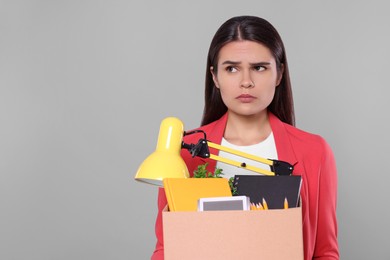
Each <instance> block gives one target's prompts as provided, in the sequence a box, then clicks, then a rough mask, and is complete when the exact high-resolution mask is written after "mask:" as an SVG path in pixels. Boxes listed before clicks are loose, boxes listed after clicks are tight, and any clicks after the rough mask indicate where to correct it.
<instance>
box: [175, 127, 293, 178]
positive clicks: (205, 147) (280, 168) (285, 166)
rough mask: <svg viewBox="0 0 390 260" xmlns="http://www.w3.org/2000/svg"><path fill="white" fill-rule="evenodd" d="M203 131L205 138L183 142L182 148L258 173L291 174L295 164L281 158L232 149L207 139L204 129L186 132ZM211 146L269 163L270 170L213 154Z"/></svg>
mask: <svg viewBox="0 0 390 260" xmlns="http://www.w3.org/2000/svg"><path fill="white" fill-rule="evenodd" d="M198 132H202V133H203V134H204V138H202V139H200V140H199V141H198V143H197V144H186V143H184V142H182V148H184V149H187V150H188V151H189V152H190V153H191V155H192V157H195V156H197V157H201V158H210V159H212V160H216V161H220V162H223V163H226V164H230V165H233V166H236V167H239V168H244V169H247V170H250V171H254V172H257V173H261V174H264V175H291V174H292V172H293V170H294V166H293V165H291V164H290V163H288V162H284V161H280V160H273V159H272V160H271V159H265V158H262V157H259V156H255V155H252V154H248V153H244V152H241V151H238V150H235V149H231V148H228V147H225V146H222V145H218V144H215V143H213V142H210V141H207V139H206V134H205V133H204V132H203V131H194V132H188V133H185V134H187V135H189V134H194V133H198ZM209 147H212V148H215V149H217V150H221V151H225V152H227V153H231V154H234V155H238V156H240V157H243V158H245V159H251V160H253V161H256V162H260V163H263V164H267V165H269V166H270V169H271V170H270V171H268V170H264V169H261V168H258V167H255V166H251V165H247V164H246V163H245V162H237V161H234V160H231V159H227V158H223V157H220V156H218V155H214V154H211V153H210V151H209Z"/></svg>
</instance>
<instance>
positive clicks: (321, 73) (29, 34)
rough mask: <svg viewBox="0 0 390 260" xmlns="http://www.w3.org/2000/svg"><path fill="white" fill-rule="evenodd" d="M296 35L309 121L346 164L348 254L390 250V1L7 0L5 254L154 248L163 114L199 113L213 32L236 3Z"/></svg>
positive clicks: (293, 59) (0, 200) (293, 45)
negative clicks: (148, 178) (150, 164)
mask: <svg viewBox="0 0 390 260" xmlns="http://www.w3.org/2000/svg"><path fill="white" fill-rule="evenodd" d="M242 14H251V15H258V16H261V17H264V18H266V19H268V20H269V21H270V22H271V23H273V24H274V25H275V27H276V28H277V29H278V30H279V32H280V34H281V35H282V38H283V39H284V42H285V45H286V48H287V54H288V60H289V65H290V68H291V76H292V82H293V88H294V98H295V103H296V115H297V126H298V127H300V128H303V129H305V130H307V131H311V132H314V133H317V134H321V135H322V136H324V137H325V138H326V139H327V140H328V142H329V143H330V144H331V146H332V147H333V150H334V153H335V155H336V159H337V164H338V170H339V195H338V198H339V203H338V218H339V241H340V251H341V256H342V259H390V253H389V249H388V246H387V244H388V236H387V235H388V234H389V233H390V232H389V231H390V230H389V225H388V219H390V213H389V210H388V205H387V202H388V199H389V191H388V182H389V174H388V171H389V170H388V165H387V161H388V160H389V159H388V154H389V148H390V147H389V144H390V142H389V135H388V133H389V131H390V126H389V122H388V119H389V116H388V114H387V113H388V111H390V105H389V102H388V96H389V86H388V69H389V68H390V66H389V65H390V64H389V60H390V54H389V50H388V46H390V37H389V33H388V28H387V27H388V24H390V18H389V15H388V12H387V8H386V5H385V1H382V2H381V1H343V2H342V1H258V0H256V1H255V0H253V1H239V2H238V3H236V1H220V2H216V1H215V2H212V1H116V0H115V1H103V0H101V1H85V0H82V1H43V0H42V1H38V0H35V1H27V0H26V1H18V0H17V1H11V0H10V1H5V0H1V1H0V124H1V127H0V142H1V143H0V230H1V231H0V259H14V260H16V259H18V260H19V259H30V260H34V259H37V260H38V259H39V260H44V259H94V260H99V259H149V257H150V255H151V253H152V251H153V248H154V243H155V238H154V221H155V215H156V195H157V189H156V188H155V187H152V186H148V185H144V184H140V183H137V182H135V181H134V180H133V178H134V174H135V172H136V169H137V167H138V165H139V164H140V163H141V162H142V160H143V159H144V158H145V157H146V156H147V155H148V154H149V153H150V152H152V151H153V150H154V148H155V145H156V141H157V135H158V128H159V125H160V122H161V120H162V119H163V118H164V117H167V116H176V117H179V118H181V119H182V120H183V121H184V123H185V127H186V129H190V128H194V127H196V126H198V125H199V122H200V117H201V113H202V107H203V82H204V72H205V70H206V68H205V60H206V54H207V48H208V45H209V43H210V40H211V37H212V36H213V34H214V32H215V30H216V29H217V28H218V26H219V25H220V24H221V23H222V22H223V21H225V20H226V19H228V18H230V17H231V16H235V15H242Z"/></svg>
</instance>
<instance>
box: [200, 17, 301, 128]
mask: <svg viewBox="0 0 390 260" xmlns="http://www.w3.org/2000/svg"><path fill="white" fill-rule="evenodd" d="M240 40H249V41H255V42H258V43H261V44H263V45H265V46H266V47H267V48H268V49H269V50H270V51H271V53H272V55H273V56H274V58H275V61H276V67H277V70H278V73H281V72H282V73H283V74H282V80H281V82H280V84H279V86H278V87H277V88H276V90H275V96H274V98H273V100H272V102H271V104H270V105H269V106H268V110H269V111H270V112H272V113H273V114H275V115H276V116H277V117H278V118H279V119H280V120H281V121H283V122H285V123H288V124H290V125H295V115H294V104H293V97H292V90H291V82H290V75H289V71H288V64H287V57H286V52H285V49H284V45H283V41H282V39H281V37H280V35H279V33H278V32H277V31H276V29H275V28H274V27H273V26H272V25H271V24H270V23H269V22H268V21H266V20H265V19H263V18H260V17H256V16H237V17H233V18H230V19H229V20H227V21H226V22H225V23H223V24H222V25H221V27H220V28H219V29H218V30H217V32H216V33H215V35H214V37H213V39H212V41H211V44H210V48H209V52H208V57H207V67H206V82H205V83H206V84H205V85H206V88H205V106H204V110H203V118H202V122H201V125H206V124H208V123H211V122H213V121H215V120H217V119H219V118H220V117H221V116H222V115H224V114H225V113H226V111H227V107H226V105H225V104H224V103H223V101H222V98H221V93H220V91H219V89H218V88H216V87H215V85H214V81H213V77H212V74H211V71H210V67H211V66H213V69H214V73H217V66H218V55H219V51H220V50H221V48H222V47H223V46H224V45H226V44H227V43H229V42H233V41H240ZM282 67H283V70H282Z"/></svg>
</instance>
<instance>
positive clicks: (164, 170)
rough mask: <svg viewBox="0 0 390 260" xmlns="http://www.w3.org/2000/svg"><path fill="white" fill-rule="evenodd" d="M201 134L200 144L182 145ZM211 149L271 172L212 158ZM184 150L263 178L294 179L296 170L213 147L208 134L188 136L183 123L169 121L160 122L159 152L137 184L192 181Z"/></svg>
mask: <svg viewBox="0 0 390 260" xmlns="http://www.w3.org/2000/svg"><path fill="white" fill-rule="evenodd" d="M198 133H202V134H203V138H201V139H199V141H198V143H197V144H186V143H184V142H183V136H184V135H191V134H198ZM209 147H212V148H215V149H217V150H221V151H225V152H227V153H231V154H234V155H238V156H240V157H243V158H246V159H251V160H254V161H256V162H260V163H263V164H266V165H269V166H270V171H268V170H264V169H261V168H258V167H254V166H251V165H247V164H246V163H245V162H237V161H234V160H230V159H227V158H223V157H220V156H218V155H214V154H210V152H209ZM181 149H187V150H188V151H189V152H190V153H191V155H192V157H195V156H198V157H202V158H210V159H213V160H216V161H220V162H223V163H227V164H230V165H233V166H237V167H239V168H245V169H247V170H250V171H254V172H257V173H260V174H264V175H291V173H292V171H293V168H294V167H293V166H292V165H291V164H289V163H287V162H284V161H279V160H272V159H265V158H262V157H258V156H254V155H252V154H248V153H244V152H241V151H238V150H234V149H231V148H227V147H224V146H221V145H218V144H215V143H212V142H210V141H208V140H207V137H206V133H205V132H203V131H199V130H195V131H190V132H185V131H184V126H183V123H182V121H180V120H179V119H178V118H176V117H167V118H165V119H164V120H163V121H162V122H161V125H160V132H159V135H158V140H157V147H156V150H155V151H154V152H153V153H152V154H151V155H149V156H148V157H147V158H146V159H145V160H144V161H143V162H142V164H141V165H140V167H139V168H138V171H137V173H136V175H135V180H137V181H140V182H145V183H148V184H153V185H157V186H162V180H163V179H164V178H189V176H190V175H189V172H188V169H187V166H186V164H185V162H184V160H183V159H182V157H181V155H180V151H181Z"/></svg>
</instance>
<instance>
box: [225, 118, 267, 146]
mask: <svg viewBox="0 0 390 260" xmlns="http://www.w3.org/2000/svg"><path fill="white" fill-rule="evenodd" d="M271 132H272V129H271V125H270V123H269V119H268V112H267V111H264V112H263V113H261V114H258V115H254V116H242V115H237V114H235V113H232V112H228V120H227V123H226V128H225V133H224V138H225V139H226V140H227V141H228V142H230V143H232V144H235V145H241V146H246V145H253V144H258V143H260V142H262V141H263V140H265V139H266V138H267V137H268V136H269V135H270V134H271Z"/></svg>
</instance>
